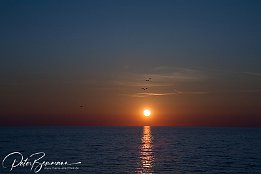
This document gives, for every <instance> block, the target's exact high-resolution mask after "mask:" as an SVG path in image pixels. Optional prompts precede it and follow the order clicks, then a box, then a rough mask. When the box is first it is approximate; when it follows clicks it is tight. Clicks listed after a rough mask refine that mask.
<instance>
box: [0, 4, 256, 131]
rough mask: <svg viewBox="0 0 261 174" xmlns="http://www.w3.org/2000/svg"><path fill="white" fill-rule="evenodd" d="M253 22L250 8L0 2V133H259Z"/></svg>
mask: <svg viewBox="0 0 261 174" xmlns="http://www.w3.org/2000/svg"><path fill="white" fill-rule="evenodd" d="M260 21H261V1H258V0H257V1H254V0H252V1H249V0H244V1H243V0H229V1H227V0H223V1H222V0H219V1H208V0H204V1H203V0H198V1H195V0H191V1H186V0H180V1H172V0H171V1H170V0H164V1H161V0H146V1H145V0H143V1H141V0H137V1H135V0H132V1H131V0H124V1H122V0H112V1H107V0H104V1H102V0H92V1H84V0H82V1H81V0H79V1H72V0H70V1H69V0H59V1H58V0H45V1H35V0H30V1H29V0H24V1H20V0H3V1H0V22H1V27H0V79H1V81H0V125H172V126H250V127H251V126H261V22H260ZM149 77H150V78H152V80H151V82H146V81H145V80H146V79H147V78H149ZM142 87H148V88H149V89H148V90H147V91H146V92H144V91H143V90H142V89H141V88H142ZM80 105H85V106H86V107H83V108H80ZM144 108H150V109H151V110H152V116H151V117H150V118H149V119H145V118H144V117H143V115H142V111H143V109H144Z"/></svg>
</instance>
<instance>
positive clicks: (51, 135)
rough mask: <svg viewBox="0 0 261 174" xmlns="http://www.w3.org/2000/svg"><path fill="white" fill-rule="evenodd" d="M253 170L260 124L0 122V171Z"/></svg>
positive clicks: (259, 151)
mask: <svg viewBox="0 0 261 174" xmlns="http://www.w3.org/2000/svg"><path fill="white" fill-rule="evenodd" d="M28 173H29V174H30V173H41V174H45V173H47V174H49V173H50V174H53V173H58V174H62V173H64V174H69V173H70V174H71V173H72V174H78V173H79V174H88V173H98V174H100V173H101V174H102V173H112V174H114V173H148V174H149V173H164V174H165V173H166V174H172V173H173V174H183V173H198V174H201V173H210V174H212V173H213V174H214V173H215V174H216V173H227V174H231V173H235V174H238V173H257V174H261V129H260V128H193V127H154V126H144V127H62V126H61V127H1V128H0V174H28Z"/></svg>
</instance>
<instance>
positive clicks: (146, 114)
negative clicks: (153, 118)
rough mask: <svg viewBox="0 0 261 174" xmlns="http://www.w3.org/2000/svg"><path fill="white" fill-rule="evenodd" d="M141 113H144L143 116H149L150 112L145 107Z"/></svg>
mask: <svg viewBox="0 0 261 174" xmlns="http://www.w3.org/2000/svg"><path fill="white" fill-rule="evenodd" d="M143 114H144V116H146V117H149V116H150V114H151V112H150V110H149V109H145V110H144V111H143Z"/></svg>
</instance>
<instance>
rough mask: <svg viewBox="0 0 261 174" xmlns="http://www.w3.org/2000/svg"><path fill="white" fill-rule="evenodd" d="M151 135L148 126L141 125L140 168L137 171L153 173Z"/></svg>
mask: <svg viewBox="0 0 261 174" xmlns="http://www.w3.org/2000/svg"><path fill="white" fill-rule="evenodd" d="M152 140H153V137H152V135H151V130H150V126H144V127H143V136H142V138H141V146H140V168H139V170H138V173H153V162H154V154H153V150H152V147H153V144H152Z"/></svg>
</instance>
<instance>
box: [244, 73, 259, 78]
mask: <svg viewBox="0 0 261 174" xmlns="http://www.w3.org/2000/svg"><path fill="white" fill-rule="evenodd" d="M244 74H248V75H252V76H260V77H261V73H257V72H244Z"/></svg>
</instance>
